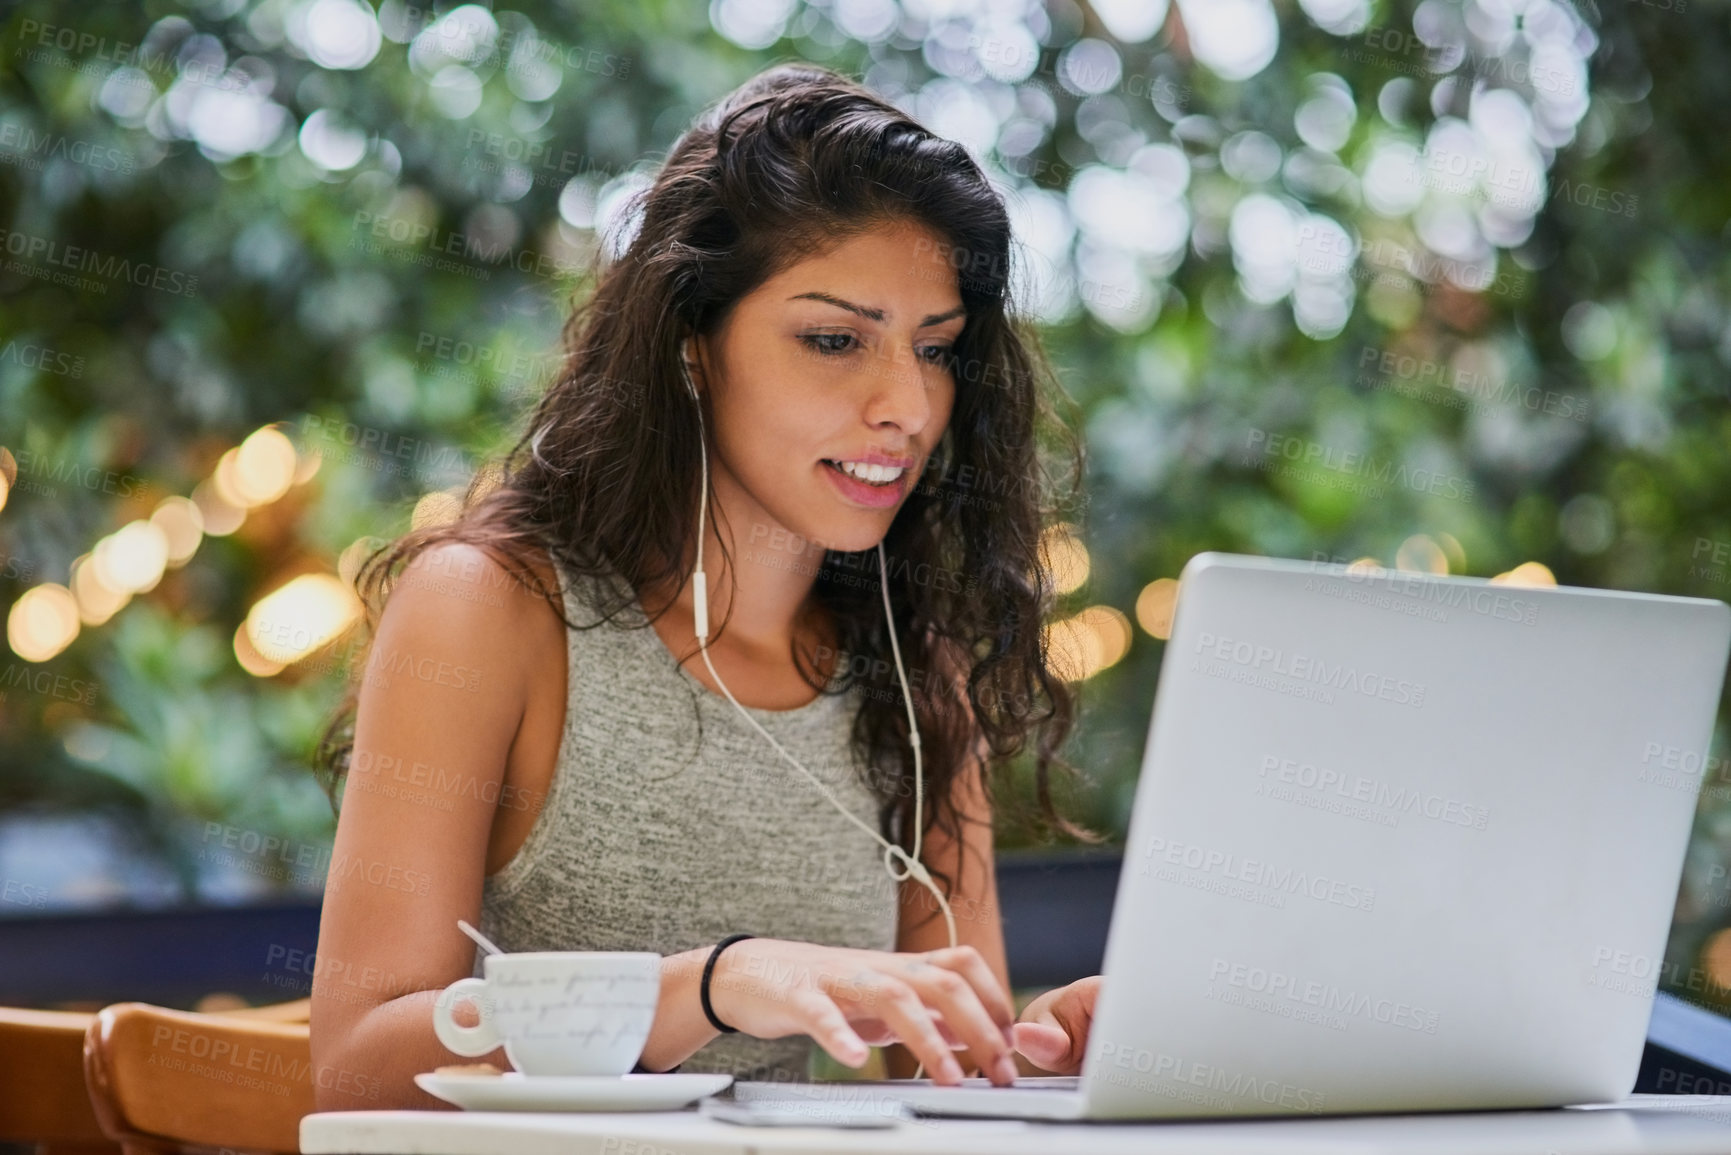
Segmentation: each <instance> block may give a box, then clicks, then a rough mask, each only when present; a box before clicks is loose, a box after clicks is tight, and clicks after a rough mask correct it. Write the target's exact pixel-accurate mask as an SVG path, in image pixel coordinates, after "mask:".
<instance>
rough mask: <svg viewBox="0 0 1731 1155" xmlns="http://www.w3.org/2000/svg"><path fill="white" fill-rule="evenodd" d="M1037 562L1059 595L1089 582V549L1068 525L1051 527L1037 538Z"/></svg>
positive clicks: (1073, 528) (1072, 527)
mask: <svg viewBox="0 0 1731 1155" xmlns="http://www.w3.org/2000/svg"><path fill="white" fill-rule="evenodd" d="M1040 561H1041V564H1042V565H1044V566H1045V568H1046V571H1047V572H1048V573H1049V574H1050V575H1051V580H1052V587H1053V588H1054V589H1055V590H1057V592H1058V593H1060V594H1067V593H1071V592H1073V591H1075V590H1078V589H1080V588H1081V587H1082V585H1083V583H1084V582H1086V581H1087V580H1088V570H1089V565H1090V563H1089V560H1088V547H1087V546H1085V545H1083V544H1082V539H1081V538H1079V537H1077V536H1076V530H1075V527H1074V526H1072V525H1069V524H1067V523H1065V524H1060V525H1054V526H1051V527H1049V528H1048V529H1046V531H1045V532H1044V533H1042V534H1041V535H1040Z"/></svg>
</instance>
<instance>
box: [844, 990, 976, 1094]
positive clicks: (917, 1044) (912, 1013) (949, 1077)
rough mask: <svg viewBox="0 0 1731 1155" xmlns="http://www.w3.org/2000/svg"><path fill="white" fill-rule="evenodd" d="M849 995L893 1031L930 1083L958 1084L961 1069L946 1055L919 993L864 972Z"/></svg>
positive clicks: (945, 1045)
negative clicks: (914, 1057) (925, 1073)
mask: <svg viewBox="0 0 1731 1155" xmlns="http://www.w3.org/2000/svg"><path fill="white" fill-rule="evenodd" d="M850 986H851V991H850V993H852V994H855V995H856V996H858V997H860V998H861V1000H862V1001H863V1002H864V1003H865V1005H866V1008H867V1009H868V1010H869V1011H870V1012H871V1013H873V1014H875V1015H876V1016H877V1017H878V1018H880V1019H882V1020H883V1021H884V1022H885V1023H886V1024H888V1025H889V1027H890V1029H892V1030H893V1031H895V1033H896V1038H897V1039H898V1040H899V1041H900V1042H901V1043H902V1044H903V1045H904V1046H906V1047H907V1048H908V1050H910V1051H912V1052H913V1053H914V1055H915V1056H916V1057H917V1058H918V1059H919V1060H920V1062H922V1063H924V1064H925V1065H926V1070H928V1071H930V1072H931V1074H932V1079H933V1081H934V1082H939V1083H960V1082H961V1081H962V1065H961V1064H960V1063H958V1062H956V1058H955V1056H954V1055H952V1054H950V1046H949V1044H948V1043H946V1042H945V1041H944V1037H943V1035H942V1034H941V1033H940V1032H939V1031H938V1028H937V1026H936V1025H935V1024H934V1023H933V1022H932V1016H931V1011H930V1010H928V1009H927V1007H926V1005H925V1003H924V1002H923V1001H922V1000H921V999H920V995H919V992H917V991H916V990H914V988H913V987H911V986H909V985H908V984H907V983H905V982H903V981H902V980H901V979H900V978H897V977H895V976H894V975H887V974H881V973H879V972H876V971H867V972H865V973H864V974H862V975H861V976H859V978H858V979H857V980H855V982H854V983H852V984H850Z"/></svg>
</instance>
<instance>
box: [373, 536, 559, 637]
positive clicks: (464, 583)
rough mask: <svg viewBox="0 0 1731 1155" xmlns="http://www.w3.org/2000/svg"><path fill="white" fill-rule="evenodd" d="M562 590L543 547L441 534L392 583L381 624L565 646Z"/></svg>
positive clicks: (448, 635)
mask: <svg viewBox="0 0 1731 1155" xmlns="http://www.w3.org/2000/svg"><path fill="white" fill-rule="evenodd" d="M549 595H551V599H552V600H551V601H550V600H549ZM558 597H559V581H558V576H557V575H556V573H555V571H554V568H553V564H552V562H551V560H550V559H549V558H548V556H547V554H546V553H545V552H544V551H541V550H521V551H518V552H515V553H512V554H504V553H502V552H501V551H500V550H498V549H497V548H490V547H486V546H481V545H476V544H473V543H469V542H463V541H446V542H438V543H435V544H433V545H430V546H428V547H427V548H426V549H424V550H422V551H420V552H419V553H417V554H416V555H415V556H414V557H413V558H411V559H410V561H409V562H408V564H407V565H405V566H404V567H403V569H402V571H401V572H400V573H399V574H398V575H397V576H396V579H395V580H394V581H393V582H392V583H391V586H390V594H389V596H388V598H387V599H386V602H385V609H384V613H383V615H382V620H381V626H380V628H381V631H382V630H384V629H386V628H392V629H394V630H399V631H401V630H408V631H413V632H420V631H423V630H430V631H434V632H436V633H437V634H438V635H439V636H440V637H443V638H445V639H447V640H448V641H449V642H451V643H454V644H460V645H464V646H478V647H480V648H483V649H489V650H490V649H496V648H501V647H503V648H507V649H510V650H513V651H518V652H520V651H521V650H522V649H524V648H525V647H530V648H536V647H539V646H541V645H551V646H554V647H559V646H562V645H563V631H564V623H563V622H562V621H561V620H560V618H559V615H558V613H557V612H556V611H555V610H554V608H553V605H554V602H556V601H557V599H558Z"/></svg>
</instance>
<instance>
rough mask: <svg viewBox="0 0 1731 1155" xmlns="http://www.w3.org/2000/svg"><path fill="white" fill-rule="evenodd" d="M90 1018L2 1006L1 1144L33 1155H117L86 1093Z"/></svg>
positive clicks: (117, 1151) (88, 1016)
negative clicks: (32, 1149) (34, 1153)
mask: <svg viewBox="0 0 1731 1155" xmlns="http://www.w3.org/2000/svg"><path fill="white" fill-rule="evenodd" d="M95 1018H96V1016H95V1015H93V1014H82V1013H75V1012H71V1011H32V1010H24V1009H21V1008H15V1007H0V1088H4V1093H0V1143H17V1144H22V1145H34V1146H35V1147H36V1151H37V1155H120V1148H119V1147H117V1146H116V1145H115V1144H114V1142H113V1141H112V1140H110V1139H109V1138H108V1137H107V1136H105V1135H104V1134H103V1133H102V1127H101V1126H100V1124H98V1122H97V1120H96V1113H95V1111H93V1110H92V1109H91V1106H90V1096H89V1095H88V1094H87V1093H86V1092H85V1090H84V1033H85V1031H86V1030H88V1029H89V1027H90V1024H91V1023H92V1022H93V1021H94V1020H95Z"/></svg>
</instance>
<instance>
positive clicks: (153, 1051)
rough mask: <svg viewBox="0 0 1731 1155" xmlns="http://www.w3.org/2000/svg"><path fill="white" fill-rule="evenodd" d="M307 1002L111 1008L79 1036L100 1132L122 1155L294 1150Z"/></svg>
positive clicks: (305, 1064) (301, 1111)
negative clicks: (229, 1007) (203, 1008)
mask: <svg viewBox="0 0 1731 1155" xmlns="http://www.w3.org/2000/svg"><path fill="white" fill-rule="evenodd" d="M309 1006H310V1004H309V1002H308V1000H306V999H301V1000H299V1001H298V1002H295V1003H286V1004H280V1005H277V1006H269V1007H255V1008H247V1009H243V1010H235V1011H225V1012H223V1013H221V1014H197V1013H194V1012H190V1011H175V1010H169V1009H168V1008H166V1007H155V1006H151V1005H149V1004H148V1003H116V1004H115V1005H114V1006H111V1007H106V1008H104V1009H103V1010H102V1011H100V1012H98V1013H97V1014H96V1015H94V1016H92V1021H91V1022H90V1024H89V1026H88V1028H87V1029H86V1031H85V1034H84V1076H85V1082H86V1084H87V1086H88V1088H89V1092H90V1103H91V1106H92V1107H93V1108H94V1110H95V1114H96V1118H97V1120H98V1122H99V1123H100V1124H101V1128H102V1132H103V1133H104V1134H106V1135H107V1136H108V1137H109V1138H110V1139H113V1140H115V1141H117V1142H118V1143H119V1144H120V1149H121V1151H122V1152H124V1153H125V1155H170V1153H176V1152H179V1151H180V1150H181V1149H182V1147H186V1146H196V1147H221V1148H229V1149H231V1150H240V1151H266V1152H298V1151H299V1150H300V1121H301V1117H302V1116H303V1115H307V1114H309V1113H311V1111H312V1109H313V1075H312V1051H311V1048H310V1046H309V1043H308V1032H307V1010H308V1007H309Z"/></svg>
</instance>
